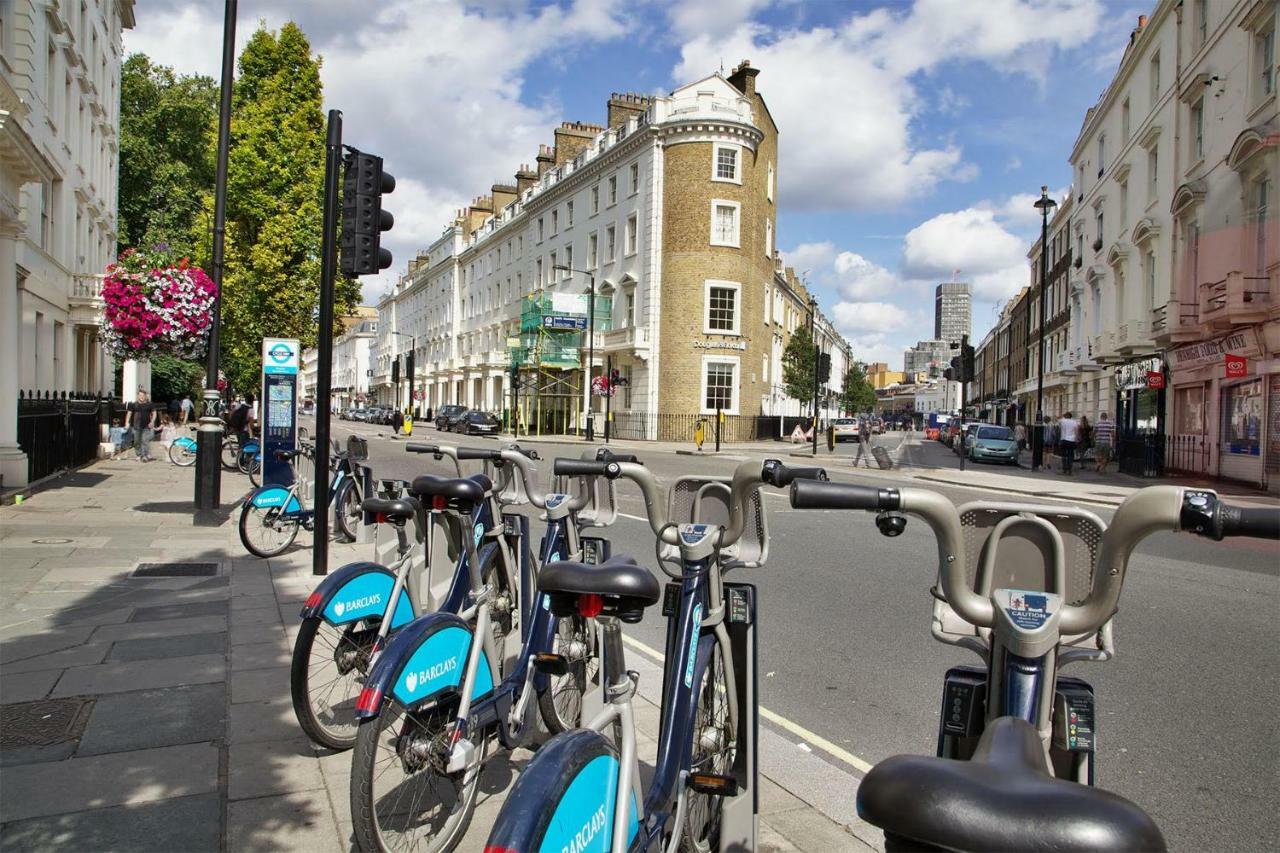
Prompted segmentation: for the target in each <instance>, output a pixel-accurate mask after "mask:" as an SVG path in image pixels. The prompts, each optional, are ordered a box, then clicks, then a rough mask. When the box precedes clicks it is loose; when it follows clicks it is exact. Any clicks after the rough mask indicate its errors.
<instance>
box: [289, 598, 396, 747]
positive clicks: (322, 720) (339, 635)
mask: <svg viewBox="0 0 1280 853" xmlns="http://www.w3.org/2000/svg"><path fill="white" fill-rule="evenodd" d="M377 637H378V620H374V619H368V620H361V621H360V622H356V623H353V624H350V625H337V626H335V625H330V624H329V623H328V622H326V621H324V620H323V619H321V618H320V617H319V616H311V617H309V618H307V619H303V620H302V629H301V630H300V631H298V639H297V641H296V642H295V643H294V644H293V662H292V665H291V666H290V669H289V692H290V693H291V694H292V697H293V713H294V714H295V715H297V717H298V725H300V726H302V730H303V731H304V732H306V733H307V737H309V738H311V740H313V741H314V742H316V743H318V744H320V745H321V746H326V747H328V748H329V749H350V748H351V747H353V746H355V745H356V728H357V727H358V725H359V721H358V720H357V719H356V699H358V698H359V697H360V691H361V690H363V689H364V680H365V677H366V676H367V675H368V674H369V656H370V654H371V653H372V652H373V643H374V641H375V640H376V639H377Z"/></svg>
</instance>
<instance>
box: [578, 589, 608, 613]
mask: <svg viewBox="0 0 1280 853" xmlns="http://www.w3.org/2000/svg"><path fill="white" fill-rule="evenodd" d="M603 611H604V599H603V598H601V597H600V596H598V595H596V594H594V593H586V594H584V595H580V596H578V615H579V616H585V617H586V618H588V619H593V618H595V617H596V616H599V615H600V614H601V613H602V612H603Z"/></svg>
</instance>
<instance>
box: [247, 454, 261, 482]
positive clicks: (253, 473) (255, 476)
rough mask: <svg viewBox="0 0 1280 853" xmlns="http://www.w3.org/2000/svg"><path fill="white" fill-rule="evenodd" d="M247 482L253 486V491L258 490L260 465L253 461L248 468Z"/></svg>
mask: <svg viewBox="0 0 1280 853" xmlns="http://www.w3.org/2000/svg"><path fill="white" fill-rule="evenodd" d="M249 482H250V483H252V484H253V487H254V488H255V489H257V488H260V487H261V486H262V465H261V463H259V462H256V461H255V462H254V463H253V464H252V465H251V466H249Z"/></svg>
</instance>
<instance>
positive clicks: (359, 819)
mask: <svg viewBox="0 0 1280 853" xmlns="http://www.w3.org/2000/svg"><path fill="white" fill-rule="evenodd" d="M454 708H456V701H455V702H445V703H443V705H441V706H437V707H436V708H435V709H433V710H432V712H431V713H430V714H429V715H426V716H422V717H418V716H415V717H412V718H409V719H406V714H405V709H404V707H403V706H402V705H400V703H398V702H396V701H395V700H394V699H393V698H391V697H390V696H388V697H387V698H386V699H385V700H384V701H383V703H382V709H381V712H380V713H379V714H378V716H377V717H374V718H372V719H367V720H361V721H360V726H359V728H358V729H357V731H356V744H355V749H354V750H353V751H352V754H351V821H352V829H353V834H354V835H355V841H356V847H357V848H358V849H360V850H364V851H384V853H386V852H388V851H396V850H401V849H404V850H413V851H421V853H442V851H447V850H452V849H453V848H454V847H456V846H457V844H458V842H459V841H461V839H462V837H463V836H464V835H466V833H467V828H468V827H469V826H470V825H471V818H472V816H473V815H474V814H475V808H476V794H477V792H478V790H479V787H480V786H479V781H480V771H481V769H482V768H483V766H484V758H485V753H486V752H487V750H488V745H489V738H488V736H487V735H483V736H481V737H480V740H479V743H477V744H476V749H477V750H478V752H479V756H480V760H479V761H478V762H477V763H476V766H474V767H473V768H472V769H471V770H470V771H463V773H462V774H461V775H462V779H461V780H460V784H456V785H455V787H456V789H457V792H458V794H457V797H456V804H455V805H454V806H453V807H452V808H450V809H449V813H448V815H447V816H445V819H444V821H443V823H444V826H442V827H441V828H440V829H439V830H437V831H435V832H433V837H432V839H431V842H430V843H429V844H427V845H425V846H421V845H419V844H418V843H417V842H416V841H412V840H411V841H410V843H409V844H408V845H407V846H404V847H402V846H399V845H392V844H388V843H386V840H387V839H386V836H387V834H388V832H387V830H390V829H391V828H392V827H391V826H387V827H384V826H382V824H381V823H380V821H379V819H378V809H377V806H378V804H379V797H378V795H377V792H376V791H375V790H374V788H375V784H374V783H375V782H377V781H379V780H381V779H382V778H383V774H385V773H386V772H387V771H388V770H394V765H396V764H400V762H401V758H400V756H399V754H398V752H397V745H398V743H399V741H400V739H401V738H402V737H410V736H413V735H415V734H416V735H418V736H419V737H423V736H426V737H428V738H429V741H428V742H429V744H430V747H429V748H431V749H434V748H437V747H438V746H439V745H440V743H441V739H444V738H447V737H448V734H447V733H448V732H450V731H451V729H452V726H451V725H450V722H451V720H452V712H453V709H454ZM411 726H417V729H416V730H415V729H413V728H411ZM388 731H389V732H390V737H389V738H388V739H386V740H385V743H384V733H385V732H388ZM384 746H389V749H386V750H385V751H386V752H388V753H389V754H388V755H387V760H388V761H390V762H391V763H392V765H393V766H392V767H388V768H386V769H384V770H383V771H381V772H379V769H378V764H379V753H380V752H382V751H384V750H383V749H382V748H383V747H384ZM400 766H401V768H402V769H403V767H404V765H403V764H400ZM428 773H429V774H432V775H433V776H435V777H437V778H445V779H450V782H451V784H452V782H453V780H452V779H451V778H450V777H449V775H448V774H442V773H438V772H437V768H436V767H434V766H431V764H430V759H428V763H427V765H426V767H425V768H420V769H418V770H417V771H416V773H413V774H408V775H407V776H406V778H408V779H415V778H417V779H421V778H423V775H422V774H428ZM458 775H459V774H454V776H458ZM402 798H403V795H400V796H398V797H397V798H396V804H398V803H399V801H400V800H401V799H402ZM410 802H411V804H413V805H416V804H417V802H418V800H417V798H415V797H411V798H410ZM420 814H421V812H418V813H415V814H413V815H410V816H407V817H409V818H411V819H414V820H416V819H418V818H419V815H420ZM389 817H396V815H390V816H389Z"/></svg>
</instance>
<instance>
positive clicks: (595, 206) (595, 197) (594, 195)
mask: <svg viewBox="0 0 1280 853" xmlns="http://www.w3.org/2000/svg"><path fill="white" fill-rule="evenodd" d="M599 212H600V185H599V184H596V185H595V186H594V187H592V188H591V215H592V216H595V215H596V214H597V213H599Z"/></svg>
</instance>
